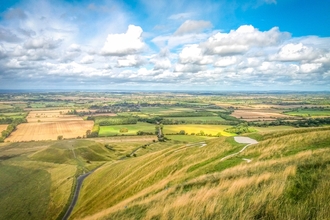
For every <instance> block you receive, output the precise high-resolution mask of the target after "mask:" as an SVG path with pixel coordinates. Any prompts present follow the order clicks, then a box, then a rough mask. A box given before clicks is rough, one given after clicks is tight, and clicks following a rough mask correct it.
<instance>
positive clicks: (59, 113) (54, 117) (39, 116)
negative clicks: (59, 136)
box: [27, 110, 83, 122]
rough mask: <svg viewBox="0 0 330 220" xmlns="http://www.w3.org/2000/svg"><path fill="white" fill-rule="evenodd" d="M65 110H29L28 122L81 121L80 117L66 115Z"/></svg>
mask: <svg viewBox="0 0 330 220" xmlns="http://www.w3.org/2000/svg"><path fill="white" fill-rule="evenodd" d="M66 112H67V110H47V111H30V113H29V115H28V116H27V121H28V122H59V121H82V120H83V119H82V118H81V117H77V116H75V115H66V114H65V113H66Z"/></svg>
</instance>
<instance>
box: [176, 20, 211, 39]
mask: <svg viewBox="0 0 330 220" xmlns="http://www.w3.org/2000/svg"><path fill="white" fill-rule="evenodd" d="M211 27H212V24H211V22H209V21H193V20H187V21H185V22H184V23H183V24H182V25H181V26H180V27H179V28H178V29H177V30H176V31H175V33H174V35H175V36H180V35H185V34H190V33H199V32H202V31H203V30H205V29H208V28H211Z"/></svg>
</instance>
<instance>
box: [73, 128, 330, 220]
mask: <svg viewBox="0 0 330 220" xmlns="http://www.w3.org/2000/svg"><path fill="white" fill-rule="evenodd" d="M258 139H259V140H260V142H259V143H258V144H255V145H251V146H249V148H247V149H246V150H245V151H244V152H243V153H241V154H239V155H237V156H235V157H232V158H229V159H227V160H221V158H223V157H225V156H226V155H228V154H231V153H233V152H237V151H239V150H240V149H241V148H242V147H243V146H244V145H242V144H237V143H235V142H234V140H233V137H221V138H218V139H212V140H207V141H206V145H205V144H203V143H198V144H183V143H180V142H167V143H165V144H163V145H162V146H161V147H159V148H157V149H156V150H154V151H153V152H151V153H148V154H145V155H142V156H138V157H136V158H130V159H128V160H124V161H119V162H115V163H113V162H111V163H107V164H105V165H104V166H102V167H101V168H99V169H98V170H96V171H95V172H94V173H93V174H92V175H90V176H89V177H88V178H87V179H86V180H85V182H84V185H83V188H82V191H81V195H80V198H79V201H78V204H77V206H76V208H75V209H74V211H73V214H72V216H71V219H76V218H86V219H329V218H330V210H329V209H328V204H329V203H330V182H329V181H328V180H329V178H330V172H329V171H330V129H329V128H321V129H302V130H298V131H294V132H288V131H286V132H277V133H271V134H261V135H258ZM159 144H160V143H159ZM246 159H249V160H252V161H251V162H247V160H246ZM249 160H248V161H249Z"/></svg>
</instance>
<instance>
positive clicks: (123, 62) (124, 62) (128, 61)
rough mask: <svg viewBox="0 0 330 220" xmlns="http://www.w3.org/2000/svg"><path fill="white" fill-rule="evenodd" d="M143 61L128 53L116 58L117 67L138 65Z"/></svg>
mask: <svg viewBox="0 0 330 220" xmlns="http://www.w3.org/2000/svg"><path fill="white" fill-rule="evenodd" d="M143 63H144V61H143V60H142V59H141V58H140V57H139V56H136V55H128V56H126V57H122V58H119V59H118V60H117V67H139V66H141V65H142V64H143Z"/></svg>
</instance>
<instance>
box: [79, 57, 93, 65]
mask: <svg viewBox="0 0 330 220" xmlns="http://www.w3.org/2000/svg"><path fill="white" fill-rule="evenodd" d="M80 63H81V64H91V63H94V56H89V55H87V56H84V57H83V58H82V59H81V61H80Z"/></svg>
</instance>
